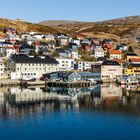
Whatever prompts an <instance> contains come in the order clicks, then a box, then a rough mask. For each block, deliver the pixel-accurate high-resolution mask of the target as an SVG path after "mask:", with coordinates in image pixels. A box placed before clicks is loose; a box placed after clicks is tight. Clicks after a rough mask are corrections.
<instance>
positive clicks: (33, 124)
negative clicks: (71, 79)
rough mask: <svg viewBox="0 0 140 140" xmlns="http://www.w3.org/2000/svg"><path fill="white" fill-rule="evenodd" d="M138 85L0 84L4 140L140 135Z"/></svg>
mask: <svg viewBox="0 0 140 140" xmlns="http://www.w3.org/2000/svg"><path fill="white" fill-rule="evenodd" d="M139 91H140V90H139V87H129V86H128V87H120V86H117V85H115V84H104V85H97V86H94V87H92V88H68V89H67V88H63V89H62V88H45V87H28V88H20V87H2V88H0V139H1V140H10V139H11V140H28V139H29V140H76V139H77V140H90V139H94V140H106V139H107V140H112V139H113V140H121V139H127V140H129V139H130V140H131V139H132V140H135V139H137V140H139V139H140V92H139Z"/></svg>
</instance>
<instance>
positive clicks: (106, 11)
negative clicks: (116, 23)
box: [0, 0, 140, 22]
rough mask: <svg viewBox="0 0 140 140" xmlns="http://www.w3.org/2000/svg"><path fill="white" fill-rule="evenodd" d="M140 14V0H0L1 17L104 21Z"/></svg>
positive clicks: (32, 20)
mask: <svg viewBox="0 0 140 140" xmlns="http://www.w3.org/2000/svg"><path fill="white" fill-rule="evenodd" d="M131 15H140V0H0V17H2V18H10V19H17V18H21V19H24V20H26V21H31V22H39V21H42V20H80V21H100V20H106V19H112V18H118V17H124V16H131Z"/></svg>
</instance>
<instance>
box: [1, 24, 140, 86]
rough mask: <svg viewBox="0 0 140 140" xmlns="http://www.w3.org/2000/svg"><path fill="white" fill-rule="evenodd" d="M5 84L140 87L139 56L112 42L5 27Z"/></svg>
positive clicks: (3, 41)
mask: <svg viewBox="0 0 140 140" xmlns="http://www.w3.org/2000/svg"><path fill="white" fill-rule="evenodd" d="M5 80H7V81H10V80H11V81H53V82H58V83H59V82H64V83H69V82H79V81H84V82H87V81H88V82H89V81H90V82H91V83H95V84H96V83H98V82H118V83H119V84H139V82H140V56H139V55H138V54H136V53H134V50H133V47H132V46H127V44H119V43H118V44H117V45H114V44H113V42H112V39H110V38H102V39H101V38H93V37H88V36H85V35H83V34H75V35H73V36H69V35H67V34H65V33H57V34H50V33H49V34H41V33H38V32H24V33H19V32H18V31H17V30H16V29H14V28H10V27H6V28H4V29H3V32H2V33H1V34H0V81H1V82H0V83H1V85H4V84H3V81H5Z"/></svg>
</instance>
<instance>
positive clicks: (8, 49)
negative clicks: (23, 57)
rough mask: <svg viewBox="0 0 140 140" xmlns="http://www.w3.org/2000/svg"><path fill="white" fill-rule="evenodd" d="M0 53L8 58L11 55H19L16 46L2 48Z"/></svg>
mask: <svg viewBox="0 0 140 140" xmlns="http://www.w3.org/2000/svg"><path fill="white" fill-rule="evenodd" d="M0 52H1V53H2V55H3V56H5V57H7V58H8V57H9V56H10V55H11V54H15V53H18V50H17V49H15V47H14V46H5V47H1V48H0Z"/></svg>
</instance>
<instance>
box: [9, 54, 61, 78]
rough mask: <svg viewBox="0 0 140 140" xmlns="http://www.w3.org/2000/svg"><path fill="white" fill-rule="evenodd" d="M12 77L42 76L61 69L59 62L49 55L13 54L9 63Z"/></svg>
mask: <svg viewBox="0 0 140 140" xmlns="http://www.w3.org/2000/svg"><path fill="white" fill-rule="evenodd" d="M7 68H8V70H9V71H10V73H11V79H22V78H37V79H38V78H40V77H41V76H42V74H45V73H50V72H54V71H59V63H58V62H57V61H56V60H55V59H54V58H51V57H49V56H40V57H39V56H27V55H24V54H19V55H17V54H14V55H12V56H11V57H10V58H9V60H8V63H7Z"/></svg>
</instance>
